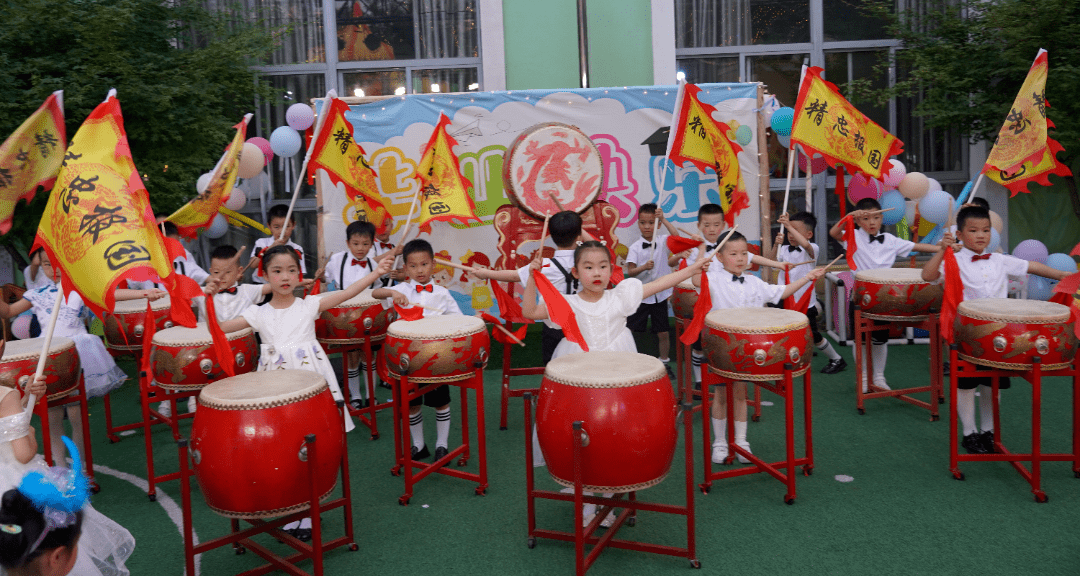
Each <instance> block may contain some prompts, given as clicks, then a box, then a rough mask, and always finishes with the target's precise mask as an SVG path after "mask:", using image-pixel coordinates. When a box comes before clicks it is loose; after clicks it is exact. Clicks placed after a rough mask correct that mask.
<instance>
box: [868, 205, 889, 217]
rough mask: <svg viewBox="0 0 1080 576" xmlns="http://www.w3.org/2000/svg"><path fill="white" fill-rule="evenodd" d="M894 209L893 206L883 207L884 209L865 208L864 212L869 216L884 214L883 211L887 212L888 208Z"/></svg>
mask: <svg viewBox="0 0 1080 576" xmlns="http://www.w3.org/2000/svg"><path fill="white" fill-rule="evenodd" d="M895 209H896V207H895V206H894V207H892V208H885V209H884V210H867V211H866V213H867V214H869V215H870V216H874V215H876V214H884V213H886V212H888V211H889V210H895Z"/></svg>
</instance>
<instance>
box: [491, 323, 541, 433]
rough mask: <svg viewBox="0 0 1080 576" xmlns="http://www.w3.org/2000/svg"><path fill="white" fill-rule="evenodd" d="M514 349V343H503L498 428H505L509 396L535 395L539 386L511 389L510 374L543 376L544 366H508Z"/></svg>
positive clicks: (538, 390)
mask: <svg viewBox="0 0 1080 576" xmlns="http://www.w3.org/2000/svg"><path fill="white" fill-rule="evenodd" d="M513 350H514V344H513V343H512V342H504V343H503V356H502V360H503V364H502V399H501V400H500V405H499V430H506V412H507V410H508V408H509V406H508V405H509V403H510V399H511V398H520V397H522V396H524V395H526V394H533V395H536V394H538V393H539V392H540V389H539V388H519V389H517V390H512V389H511V388H510V377H511V376H543V375H544V367H543V366H536V367H528V368H511V367H510V355H511V353H512V352H513Z"/></svg>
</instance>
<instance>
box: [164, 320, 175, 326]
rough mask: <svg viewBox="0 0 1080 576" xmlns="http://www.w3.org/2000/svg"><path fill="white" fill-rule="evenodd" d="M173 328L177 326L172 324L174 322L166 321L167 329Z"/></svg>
mask: <svg viewBox="0 0 1080 576" xmlns="http://www.w3.org/2000/svg"><path fill="white" fill-rule="evenodd" d="M173 326H175V324H173V323H172V320H166V321H165V328H172V327H173Z"/></svg>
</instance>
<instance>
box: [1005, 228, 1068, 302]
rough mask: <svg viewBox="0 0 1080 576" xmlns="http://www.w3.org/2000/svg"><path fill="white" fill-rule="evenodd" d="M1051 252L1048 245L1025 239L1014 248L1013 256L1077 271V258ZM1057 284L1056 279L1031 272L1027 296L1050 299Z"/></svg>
mask: <svg viewBox="0 0 1080 576" xmlns="http://www.w3.org/2000/svg"><path fill="white" fill-rule="evenodd" d="M1049 252H1050V250H1049V249H1048V248H1047V247H1046V245H1045V244H1043V243H1042V242H1039V241H1038V240H1024V241H1023V242H1021V243H1019V244H1017V245H1016V248H1015V249H1013V256H1016V257H1017V258H1020V259H1023V260H1027V261H1028V262H1038V263H1040V264H1045V265H1047V266H1049V267H1051V268H1053V269H1054V270H1061V271H1062V272H1067V273H1069V274H1075V273H1076V271H1077V267H1076V260H1074V259H1073V257H1072V256H1069V255H1068V254H1064V253H1061V252H1055V253H1054V254H1050V253H1049ZM1056 285H1057V281H1056V280H1050V279H1048V278H1043V277H1042V276H1036V275H1034V274H1029V275H1028V277H1027V296H1028V298H1029V299H1031V300H1049V299H1050V297H1051V296H1053V295H1054V286H1056Z"/></svg>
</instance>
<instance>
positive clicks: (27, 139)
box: [0, 90, 67, 234]
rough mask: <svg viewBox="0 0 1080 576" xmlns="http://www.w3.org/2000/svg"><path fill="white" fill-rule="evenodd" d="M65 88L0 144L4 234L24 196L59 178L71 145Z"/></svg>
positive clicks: (0, 210) (1, 225)
mask: <svg viewBox="0 0 1080 576" xmlns="http://www.w3.org/2000/svg"><path fill="white" fill-rule="evenodd" d="M63 94H64V93H63V91H62V90H61V91H57V92H53V93H52V95H51V96H49V97H48V98H47V99H46V100H45V103H44V104H42V105H41V107H40V108H38V109H37V111H35V112H34V113H33V114H31V115H30V117H29V118H27V119H26V121H25V122H23V123H22V125H21V126H19V129H18V130H16V131H15V132H14V133H13V134H12V135H11V136H9V137H8V139H7V140H4V143H3V144H0V234H6V233H7V231H8V230H10V229H11V214H12V212H13V211H14V210H15V205H16V204H18V203H19V201H20V200H26V201H27V202H29V201H30V200H31V199H33V197H34V192H35V191H37V187H38V186H44V187H46V188H49V187H51V186H52V185H53V182H55V181H56V174H57V172H59V171H60V163H61V162H62V161H63V159H64V152H65V151H66V148H67V134H66V133H65V131H64V103H63Z"/></svg>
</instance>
